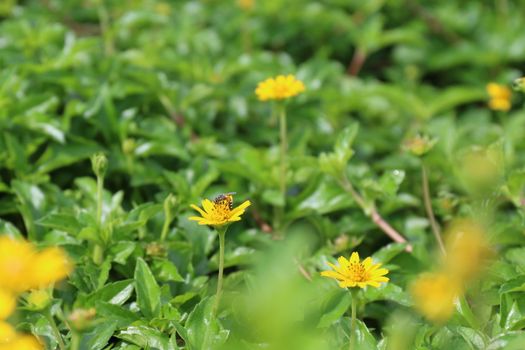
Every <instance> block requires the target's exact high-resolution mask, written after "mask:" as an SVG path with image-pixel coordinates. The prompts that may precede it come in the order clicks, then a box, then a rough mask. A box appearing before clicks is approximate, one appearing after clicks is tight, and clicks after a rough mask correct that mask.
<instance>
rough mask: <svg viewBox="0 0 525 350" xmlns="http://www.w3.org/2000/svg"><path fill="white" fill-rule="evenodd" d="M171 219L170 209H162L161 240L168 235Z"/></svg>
mask: <svg viewBox="0 0 525 350" xmlns="http://www.w3.org/2000/svg"><path fill="white" fill-rule="evenodd" d="M171 220H172V218H171V212H170V210H169V209H168V210H164V225H162V232H161V233H160V241H161V242H164V241H165V240H166V237H167V236H168V231H169V229H170V223H171Z"/></svg>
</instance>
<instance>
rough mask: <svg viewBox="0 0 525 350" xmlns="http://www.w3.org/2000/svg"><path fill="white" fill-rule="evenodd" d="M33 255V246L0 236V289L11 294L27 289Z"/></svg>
mask: <svg viewBox="0 0 525 350" xmlns="http://www.w3.org/2000/svg"><path fill="white" fill-rule="evenodd" d="M35 253H36V252H35V249H34V248H33V245H32V244H30V243H28V242H25V241H22V240H16V239H13V238H11V237H9V236H6V235H3V236H0V288H4V289H7V290H11V291H13V292H22V291H24V290H27V289H29V288H30V285H31V283H30V280H29V276H30V275H31V273H30V270H31V266H32V263H33V258H34V256H35Z"/></svg>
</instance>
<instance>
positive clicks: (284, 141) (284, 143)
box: [279, 106, 288, 204]
mask: <svg viewBox="0 0 525 350" xmlns="http://www.w3.org/2000/svg"><path fill="white" fill-rule="evenodd" d="M279 129H280V134H281V167H280V174H279V175H280V176H279V177H280V179H279V180H280V186H279V188H280V190H281V198H282V199H283V204H284V203H286V151H287V148H288V138H287V135H286V109H285V108H284V106H281V107H280V111H279Z"/></svg>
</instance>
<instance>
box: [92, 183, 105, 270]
mask: <svg viewBox="0 0 525 350" xmlns="http://www.w3.org/2000/svg"><path fill="white" fill-rule="evenodd" d="M103 189H104V177H103V176H97V217H96V220H97V231H98V237H99V240H101V239H102V204H103V202H102V192H103ZM103 253H104V252H103V247H102V246H101V245H100V243H95V247H94V249H93V261H94V262H95V264H98V265H100V264H102V261H103V260H104V256H103Z"/></svg>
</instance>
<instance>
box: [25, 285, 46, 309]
mask: <svg viewBox="0 0 525 350" xmlns="http://www.w3.org/2000/svg"><path fill="white" fill-rule="evenodd" d="M25 300H26V302H27V308H28V309H29V310H32V311H39V310H43V309H45V308H46V307H47V306H48V305H49V304H50V303H51V296H50V295H49V292H48V291H47V290H45V289H35V290H32V291H31V293H29V295H28V296H27V297H26V298H25Z"/></svg>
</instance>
